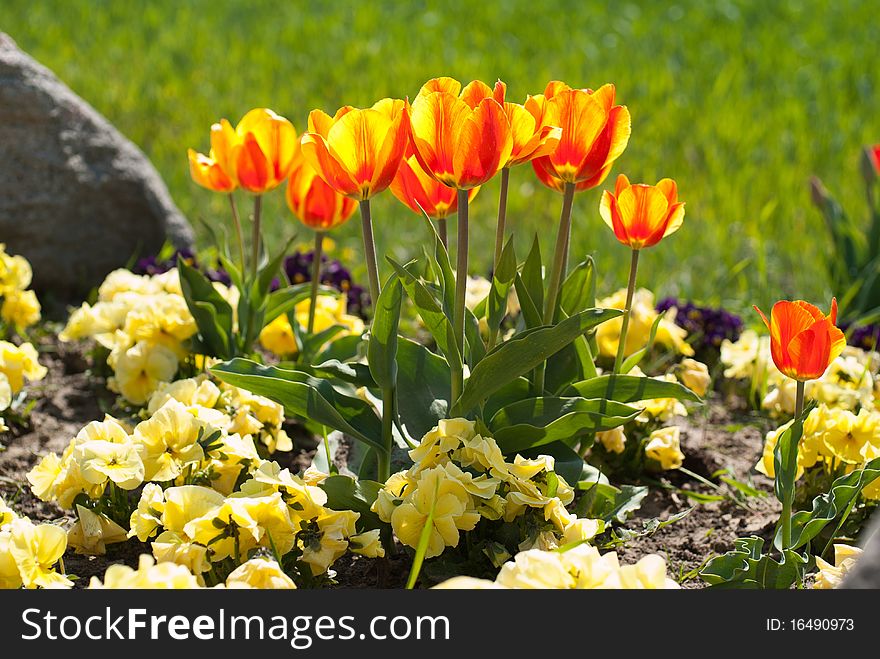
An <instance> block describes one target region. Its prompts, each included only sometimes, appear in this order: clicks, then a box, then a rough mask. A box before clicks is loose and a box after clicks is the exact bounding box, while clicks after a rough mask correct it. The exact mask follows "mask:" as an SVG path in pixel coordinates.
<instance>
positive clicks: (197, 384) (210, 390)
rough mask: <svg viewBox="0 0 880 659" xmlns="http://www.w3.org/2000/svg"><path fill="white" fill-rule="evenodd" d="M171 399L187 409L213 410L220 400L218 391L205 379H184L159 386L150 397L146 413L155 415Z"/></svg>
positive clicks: (215, 386) (214, 385)
mask: <svg viewBox="0 0 880 659" xmlns="http://www.w3.org/2000/svg"><path fill="white" fill-rule="evenodd" d="M172 398H173V399H174V400H176V401H178V402H180V403H183V404H184V405H186V406H187V407H196V406H198V407H208V408H213V407H215V406H216V405H217V401H218V400H219V399H220V389H219V388H218V387H217V385H216V384H214V383H213V382H211V381H210V380H209V379H207V378H206V377H198V378H186V379H183V380H176V381H174V382H169V383H165V384H161V385H159V387H158V388H157V389H156V391H155V392H154V393H153V395H152V396H150V401H149V403H148V404H147V412H148V413H149V414H155V413H156V412H157V411H158V410H159V408H160V407H162V406H163V405H164V404H165V403H167V402H168V401H169V400H170V399H172Z"/></svg>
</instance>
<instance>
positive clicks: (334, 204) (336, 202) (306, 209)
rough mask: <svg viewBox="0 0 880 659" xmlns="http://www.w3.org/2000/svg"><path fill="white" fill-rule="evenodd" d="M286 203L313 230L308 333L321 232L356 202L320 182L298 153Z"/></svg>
mask: <svg viewBox="0 0 880 659" xmlns="http://www.w3.org/2000/svg"><path fill="white" fill-rule="evenodd" d="M285 197H286V199H287V206H288V208H290V211H291V212H292V213H293V214H294V215H295V216H296V217H297V218H298V219H299V221H300V222H302V223H303V224H305V225H306V226H307V227H309V228H311V229H314V231H315V249H314V251H313V252H312V290H311V305H310V306H309V320H308V333H309V334H312V333H313V332H314V329H315V309H316V307H317V303H316V302H317V297H318V287H319V285H320V280H321V256H322V253H323V251H324V234H325V233H326V232H327V231H330V230H331V229H334V228H336V227H338V226H340V225H341V224H344V223H345V222H346V221H348V219H349V218H350V217H351V215H352V213H354V209H355V207H356V206H357V202H355V200H354V199H350V198H349V197H343V196H342V195H341V194H339V193H338V192H336V190H334V189H333V188H331V187H330V186H329V185H327V183H325V182H324V179H322V178H321V177H320V176H318V173H317V172H316V171H315V170H314V168H313V167H312V166H311V165H310V164H309V163H307V162H306V161H305V159H304V158H303V157H302V154H299V157H297V159H296V160H295V162H294V165H293V167H292V168H291V170H290V175H289V176H288V178H287V194H286V195H285Z"/></svg>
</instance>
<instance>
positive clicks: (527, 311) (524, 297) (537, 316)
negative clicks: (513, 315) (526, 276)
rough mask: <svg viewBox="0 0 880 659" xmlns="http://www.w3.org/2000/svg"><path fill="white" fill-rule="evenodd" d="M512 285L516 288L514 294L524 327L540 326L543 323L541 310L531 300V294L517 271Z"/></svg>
mask: <svg viewBox="0 0 880 659" xmlns="http://www.w3.org/2000/svg"><path fill="white" fill-rule="evenodd" d="M513 286H514V288H515V289H516V296H517V298H518V299H519V308H520V311H521V312H522V317H523V321H524V322H525V325H526V327H529V328H532V327H540V326H541V325H542V324H543V323H544V318H543V316H542V315H541V310H540V309H539V308H538V305H537V304H535V302H534V301H533V300H532V296H531V295H530V294H529V290H528V288H527V287H526V284H525V282H524V281H523V278H522V276H521V275H520V274H519V273H517V274H516V277H515V278H514V280H513Z"/></svg>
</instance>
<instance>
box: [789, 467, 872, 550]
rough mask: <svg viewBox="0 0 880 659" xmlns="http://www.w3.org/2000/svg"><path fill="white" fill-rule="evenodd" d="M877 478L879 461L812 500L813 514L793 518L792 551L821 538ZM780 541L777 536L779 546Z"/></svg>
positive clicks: (811, 512) (858, 470)
mask: <svg viewBox="0 0 880 659" xmlns="http://www.w3.org/2000/svg"><path fill="white" fill-rule="evenodd" d="M877 478H880V458H875V459H874V460H871V461H870V462H869V463H868V464H866V465H865V466H864V467H862V468H861V469H857V470H856V471H853V472H851V473H849V474H845V475H843V476H840V477H839V478H836V479H835V480H834V482H833V483H832V484H831V488H830V490H829V491H828V492H825V493H824V494H820V495H819V496H817V497H816V498H815V499H813V505H812V508H811V509H810V510H801V511H799V512H796V513H795V514H794V515H792V517H791V548H792V549H798V548H799V547H802V546H804V545H806V544H807V543H808V542H809V541H810V540H812V539H813V538H815V537H816V536H817V535H819V533H820V532H821V531H822V529H824V528H825V527H826V526H827V525H828V524H830V523H831V522H833V521H834V520H836V519H838V518H839V517H840V516H841V515H843V514H844V513H845V512H846V511H847V510H849V508H850V505H851V504H852V503H853V501H854V500H855V499H856V497H857V496H858V495H859V493H861V491H862V489H864V488H865V487H866V486H868V485H870V484H871V483H873V482H874V481H875V480H876V479H877ZM779 541H780V538H779V534H777V537H776V544H777V545H778V544H779Z"/></svg>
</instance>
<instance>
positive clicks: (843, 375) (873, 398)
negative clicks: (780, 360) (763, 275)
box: [721, 330, 880, 416]
mask: <svg viewBox="0 0 880 659" xmlns="http://www.w3.org/2000/svg"><path fill="white" fill-rule="evenodd" d="M721 363H722V364H723V365H724V367H725V370H724V377H726V378H731V379H747V380H753V381H757V382H758V383H761V384H764V385H766V389H767V393H766V395H765V396H764V398H763V400H762V404H761V405H762V407H763V408H764V409H766V410H769V411H770V412H771V413H773V414H776V415H780V416H788V415H791V414H793V413H794V403H795V392H796V382H795V381H794V380H793V379H791V378H787V377H785V376H783V374H782V373H781V372H780V371H779V369H778V368H776V365H775V364H774V363H773V359H772V358H771V355H770V337H769V336H758V334H757V333H756V332H755V331H754V330H747V331H745V332H743V333H742V335H741V336H740V338H739V340H737V341H735V342H733V341H729V340H725V341H724V342H723V343H722V344H721ZM878 371H880V355H878V354H877V353H876V352H868V351H865V350H861V349H859V348H856V347H853V346H847V347H846V348H844V350H843V353H842V354H841V355H840V356H839V357H838V358H837V359H835V360H834V361H833V362H831V365H830V366H829V367H828V370H826V371H825V374H824V375H823V376H822V377H821V378H818V379H816V380H811V381H809V382H807V385H806V395H807V397H808V398H812V399H814V400H818V401H819V402H821V403H824V404H826V405H828V406H830V407H839V408H843V409H848V410H853V411H855V410H858V409H859V408H869V409H873V408H875V407H877V406H878V405H877V404H878V401H880V377H878Z"/></svg>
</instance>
